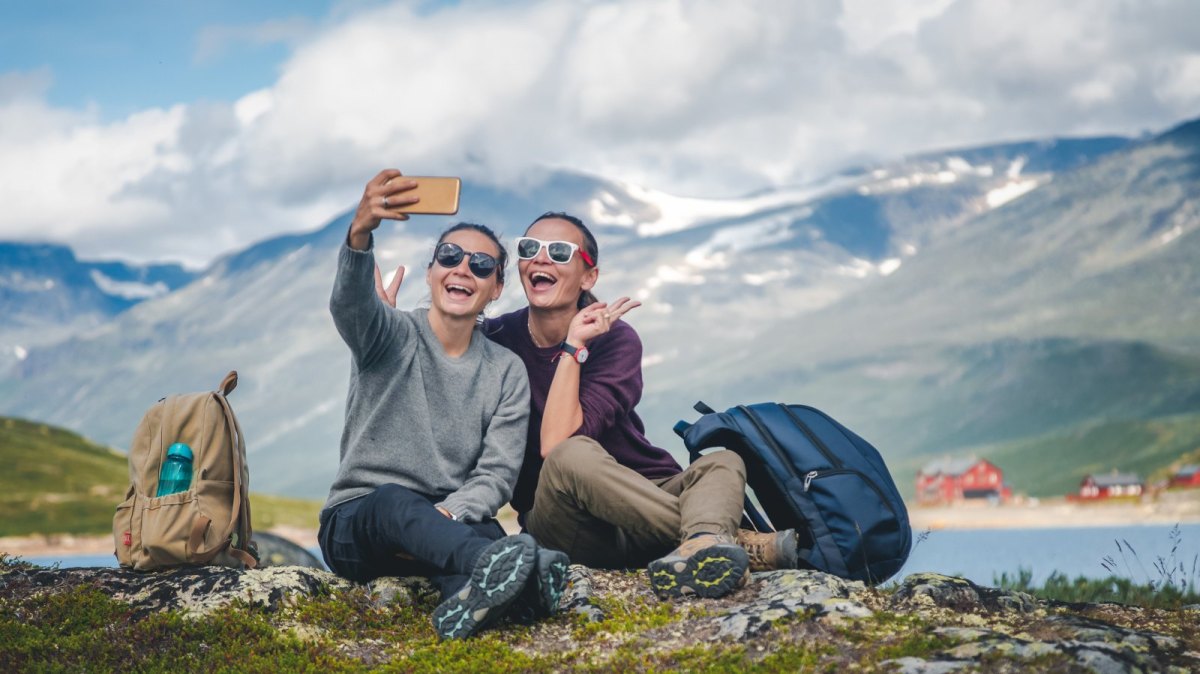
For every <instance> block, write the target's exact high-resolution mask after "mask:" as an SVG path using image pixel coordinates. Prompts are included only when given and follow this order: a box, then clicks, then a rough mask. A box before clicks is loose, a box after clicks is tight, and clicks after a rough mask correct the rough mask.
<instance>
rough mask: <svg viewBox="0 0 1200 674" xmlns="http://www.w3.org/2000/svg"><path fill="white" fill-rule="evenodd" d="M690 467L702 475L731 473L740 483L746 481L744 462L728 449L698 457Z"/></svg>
mask: <svg viewBox="0 0 1200 674" xmlns="http://www.w3.org/2000/svg"><path fill="white" fill-rule="evenodd" d="M692 466H693V467H695V468H696V469H697V470H699V471H700V472H701V473H703V474H708V473H732V474H733V475H736V476H737V479H739V480H741V481H742V482H745V481H746V462H745V461H743V460H742V457H741V456H740V455H738V453H737V452H735V451H732V450H729V449H723V450H720V451H716V452H709V453H708V454H705V455H704V456H702V457H700V458H699V459H698V460H697V461H696V462H695V463H693V464H692Z"/></svg>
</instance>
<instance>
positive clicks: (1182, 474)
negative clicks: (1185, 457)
mask: <svg viewBox="0 0 1200 674" xmlns="http://www.w3.org/2000/svg"><path fill="white" fill-rule="evenodd" d="M1169 486H1171V487H1200V465H1192V466H1184V467H1183V468H1180V469H1179V470H1177V471H1175V474H1174V475H1172V476H1171V483H1170V485H1169Z"/></svg>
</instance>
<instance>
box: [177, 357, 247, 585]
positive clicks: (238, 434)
mask: <svg viewBox="0 0 1200 674" xmlns="http://www.w3.org/2000/svg"><path fill="white" fill-rule="evenodd" d="M236 386H237V372H235V371H231V372H230V373H229V374H228V375H226V376H225V379H223V380H222V381H221V386H220V388H219V389H218V390H216V391H214V392H213V394H212V395H213V398H215V399H216V400H217V403H218V404H219V405H220V406H221V409H222V411H223V412H224V413H225V422H226V425H227V426H228V427H229V448H230V451H231V452H232V453H233V510H232V512H231V515H230V519H229V523H228V524H227V525H226V526H225V529H224V532H223V533H222V534H221V535H220V536H219V537H217V541H218V542H217V544H216V545H214V546H213V547H212V548H209V549H208V550H201V549H200V546H201V544H202V543H203V542H204V534H205V532H206V531H207V530H208V528H209V525H210V524H211V523H212V520H210V519H209V518H207V517H198V518H196V523H195V524H194V525H193V526H192V533H191V535H190V536H189V537H188V544H187V551H188V556H189V557H190V558H192V559H195V560H196V561H198V562H201V563H207V562H209V561H212V559H213V558H214V557H216V556H217V555H218V554H220V553H221V551H223V550H227V551H228V552H229V554H230V555H232V556H233V557H234V558H236V559H238V560H239V561H241V562H242V563H243V564H245V565H246V567H247V568H251V569H253V568H254V567H255V566H257V564H258V562H257V561H256V560H255V559H254V557H252V556H251V555H250V554H248V553H247V552H245V550H243V549H240V548H238V547H234V546H232V545H230V542H231V541H230V538H229V537H230V535H231V534H234V533H237V535H238V545H239V546H243V547H245V546H248V545H249V544H250V541H249V538H250V517H249V514H250V513H249V511H250V499H249V494H248V493H247V485H246V483H245V481H244V480H243V479H242V473H243V471H244V470H245V458H246V441H245V439H243V437H242V427H241V424H239V423H238V420H237V417H236V416H234V414H233V408H231V407H230V406H229V401H228V400H226V399H225V395H226V392H227V391H233V389H234V388H235V387H236Z"/></svg>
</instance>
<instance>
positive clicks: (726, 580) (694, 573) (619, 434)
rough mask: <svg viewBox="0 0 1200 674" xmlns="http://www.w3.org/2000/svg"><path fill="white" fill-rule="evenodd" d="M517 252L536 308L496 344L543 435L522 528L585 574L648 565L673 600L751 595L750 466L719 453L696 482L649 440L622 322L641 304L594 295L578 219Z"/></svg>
mask: <svg viewBox="0 0 1200 674" xmlns="http://www.w3.org/2000/svg"><path fill="white" fill-rule="evenodd" d="M516 250H517V258H518V271H519V274H520V279H521V284H522V286H523V287H524V289H525V296H526V298H527V299H528V301H529V306H528V307H525V308H523V309H519V310H517V311H514V312H512V313H509V314H505V315H503V316H500V317H499V318H495V319H491V320H489V321H488V325H487V326H486V328H485V333H486V334H487V335H488V336H489V337H490V338H491V339H493V340H495V341H496V342H498V343H500V344H502V345H504V346H506V347H508V348H509V349H511V350H512V351H513V352H515V353H516V354H517V355H518V356H519V357H520V358H521V360H522V361H524V362H525V366H526V368H527V370H528V372H529V385H530V390H531V395H532V401H531V402H532V405H531V414H530V420H529V423H530V432H529V439H528V442H527V444H526V453H525V463H524V465H523V467H522V470H521V476H520V478H519V480H518V482H517V486H516V490H515V492H514V495H513V506H514V507H515V508H516V510H517V512H518V513H519V515H520V518H521V522H522V524H523V525H524V526H525V527H526V529H527V530H528V531H529V533H531V534H533V536H534V537H535V538H537V539H538V540H539V541H541V542H542V544H543V545H547V546H550V547H553V548H555V549H558V550H562V551H564V552H566V553H567V554H568V555H569V556H570V557H571V560H572V561H573V562H576V563H581V564H586V565H588V566H593V567H600V568H629V567H641V566H646V565H647V564H648V565H649V566H648V571H649V574H650V581H651V585H652V586H653V587H654V589H655V591H656V592H658V593H659V594H660V595H662V596H678V595H682V594H690V593H696V594H699V595H701V596H706V597H719V596H722V595H724V594H727V593H728V592H730V591H732V590H734V589H736V588H737V587H739V586H741V585H742V584H744V583H745V580H746V578H747V576H748V567H749V559H748V557H747V554H746V551H745V550H744V549H743V548H742V547H741V546H739V545H738V542H737V540H736V536H737V531H738V523H739V521H740V519H741V514H742V499H743V493H744V489H745V467H744V466H743V464H742V460H741V458H740V457H738V456H737V455H736V454H734V453H733V452H729V451H718V452H714V453H711V454H709V455H707V456H705V457H704V458H702V459H700V460H699V461H696V462H695V463H693V464H692V465H691V466H689V467H688V468H687V469H686V470H683V469H681V468H680V466H679V464H678V463H676V462H675V460H674V459H673V458H672V457H671V455H670V454H669V453H668V452H667V451H666V450H663V449H661V448H659V447H655V446H654V445H652V444H651V443H650V441H649V440H647V439H646V434H645V427H644V425H643V424H642V420H641V419H640V418H639V417H638V415H637V412H636V411H635V410H634V407H635V406H636V405H637V403H638V401H639V400H640V399H641V395H642V343H641V340H640V339H639V338H638V335H637V332H636V331H635V330H634V329H633V328H632V327H630V326H629V324H628V323H626V322H624V321H622V320H620V319H621V317H622V316H623V315H624V314H625V313H626V312H628V311H630V310H631V309H634V308H636V307H638V306H639V305H640V303H639V302H635V301H630V300H629V298H627V297H622V298H620V299H618V300H616V301H615V302H612V303H611V304H609V303H605V302H599V301H597V300H596V298H595V297H594V296H593V295H592V293H591V288H592V287H593V286H594V285H595V283H596V280H597V278H598V276H599V272H600V270H599V267H598V266H597V264H598V262H599V248H598V246H597V244H596V240H595V238H594V237H593V236H592V233H591V232H590V231H589V230H588V228H587V227H586V226H585V225H584V224H583V222H581V221H580V220H579V219H578V218H575V217H573V216H570V215H567V214H565V213H546V214H545V215H542V216H541V217H539V218H538V219H537V220H535V221H534V222H533V224H531V225H530V226H529V227H528V228H527V230H526V231H525V235H524V236H523V237H521V238H518V239H517V240H516Z"/></svg>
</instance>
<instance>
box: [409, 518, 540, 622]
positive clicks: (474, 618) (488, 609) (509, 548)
mask: <svg viewBox="0 0 1200 674" xmlns="http://www.w3.org/2000/svg"><path fill="white" fill-rule="evenodd" d="M536 553H537V544H536V543H535V542H534V540H533V537H532V536H529V535H528V534H518V535H516V536H506V537H504V538H501V539H500V540H498V541H496V542H495V543H492V544H491V545H489V546H487V547H486V548H484V549H483V552H481V553H479V558H478V559H477V560H476V561H475V567H474V568H473V569H472V570H471V577H470V578H469V579H468V580H467V582H466V584H464V585H463V586H462V588H461V589H459V590H458V591H457V592H455V593H454V594H452V595H450V596H449V597H447V598H446V600H445V601H443V602H442V603H441V604H439V605H438V607H437V608H436V609H434V611H433V628H434V630H436V631H437V635H438V638H440V639H466V638H468V637H471V636H473V635H475V634H478V633H479V632H480V631H482V630H484V629H486V628H487V627H488V626H490V625H492V624H494V623H495V622H496V621H497V620H499V619H500V617H501V616H503V615H504V614H505V612H506V611H507V610H508V608H509V607H510V606H511V605H512V603H513V601H515V600H516V598H517V597H518V596H519V595H520V594H521V591H522V590H524V589H525V586H526V584H527V583H528V582H529V580H530V578H531V576H533V575H534V561H535V557H536Z"/></svg>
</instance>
